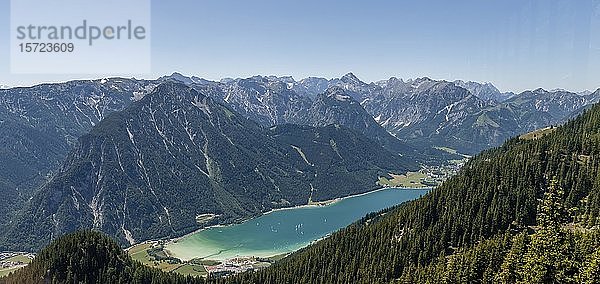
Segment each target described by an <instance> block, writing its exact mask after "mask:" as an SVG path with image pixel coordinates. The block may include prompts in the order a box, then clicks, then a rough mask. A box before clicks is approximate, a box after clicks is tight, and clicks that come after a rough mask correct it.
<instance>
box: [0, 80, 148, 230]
mask: <svg viewBox="0 0 600 284" xmlns="http://www.w3.org/2000/svg"><path fill="white" fill-rule="evenodd" d="M152 88H153V84H152V83H151V82H149V81H144V80H133V79H121V78H113V79H103V80H94V81H71V82H66V83H60V84H42V85H38V86H34V87H31V88H12V89H6V90H0V193H1V196H2V198H0V226H2V225H4V224H5V223H6V222H7V221H8V220H9V219H10V218H9V217H10V215H12V213H13V210H14V209H15V208H18V207H19V206H20V205H21V204H22V202H23V201H25V200H27V199H28V198H29V197H31V193H32V191H33V190H34V189H35V188H36V187H37V186H39V185H40V184H42V183H43V182H44V181H46V180H47V179H48V178H49V177H50V176H51V174H52V172H53V171H55V170H56V169H57V168H58V166H59V165H60V163H61V162H62V161H63V159H64V158H65V156H66V155H67V153H68V152H69V150H70V149H71V148H72V146H73V145H75V144H76V142H77V138H79V137H80V136H81V135H83V134H85V133H87V132H88V131H89V130H90V129H91V128H92V127H93V126H94V125H95V124H97V123H98V122H100V120H102V119H103V118H104V117H106V116H107V115H108V114H110V113H111V112H113V111H118V110H122V109H123V108H125V107H126V106H127V105H129V104H130V103H131V102H132V101H133V100H135V99H136V98H139V97H142V96H143V95H144V94H145V93H147V92H149V91H150V90H151V89H152Z"/></svg>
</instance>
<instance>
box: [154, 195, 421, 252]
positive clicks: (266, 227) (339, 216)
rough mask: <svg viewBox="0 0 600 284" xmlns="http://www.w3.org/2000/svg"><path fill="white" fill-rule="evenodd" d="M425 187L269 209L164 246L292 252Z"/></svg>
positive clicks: (171, 248) (172, 249)
mask: <svg viewBox="0 0 600 284" xmlns="http://www.w3.org/2000/svg"><path fill="white" fill-rule="evenodd" d="M427 191H428V190H426V189H425V190H424V189H418V190H416V189H414V190H413V189H395V188H392V189H385V190H380V191H375V192H371V193H368V194H364V195H359V196H353V197H349V198H345V199H342V200H340V201H338V202H335V203H333V204H330V205H326V206H305V207H295V208H290V209H285V210H278V211H273V212H270V213H268V214H264V215H262V216H260V217H257V218H254V219H251V220H248V221H246V222H244V223H241V224H235V225H230V226H226V227H212V228H209V229H206V230H203V231H199V232H197V233H194V234H192V235H189V236H187V237H185V238H183V239H180V240H179V241H177V243H171V244H169V245H167V246H166V249H167V250H168V251H169V252H170V253H171V254H173V255H174V256H176V257H178V258H180V259H183V260H190V259H192V258H205V259H214V260H224V259H228V258H232V257H236V256H258V257H268V256H273V255H278V254H282V253H288V252H293V251H295V250H298V249H300V248H302V247H305V246H307V245H308V244H310V243H311V242H312V241H315V240H318V239H320V238H322V237H324V236H326V235H327V234H329V233H331V232H334V231H336V230H338V229H340V228H343V227H346V226H348V225H350V224H351V223H352V222H354V221H357V220H359V219H360V218H362V217H363V216H365V215H366V214H367V213H370V212H374V211H379V210H381V209H384V208H388V207H390V206H393V205H397V204H400V203H402V202H404V201H408V200H413V199H416V198H418V197H420V196H422V195H424V194H425V193H427Z"/></svg>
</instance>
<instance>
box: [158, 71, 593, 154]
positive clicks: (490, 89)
mask: <svg viewBox="0 0 600 284" xmlns="http://www.w3.org/2000/svg"><path fill="white" fill-rule="evenodd" d="M182 77H184V78H187V77H185V76H182V75H180V74H174V75H172V76H166V77H163V78H162V79H161V80H177V81H181V82H184V83H185V82H187V84H189V85H191V86H193V87H194V88H196V89H199V90H201V91H203V92H205V93H208V94H211V95H212V96H214V97H217V98H220V99H221V100H223V101H224V102H226V103H227V104H228V105H230V106H231V107H232V108H233V109H235V110H236V111H238V112H240V113H241V114H242V115H244V116H246V117H248V118H249V119H252V120H254V121H257V122H259V123H260V124H262V125H264V126H270V125H277V124H283V123H299V124H308V125H312V124H314V120H313V118H312V117H311V115H310V112H307V111H306V110H308V109H310V108H311V107H313V103H314V102H316V101H318V100H319V95H320V94H324V93H325V92H326V91H327V90H328V89H329V88H332V87H337V88H340V89H341V90H343V91H344V94H343V95H346V96H349V97H350V98H352V99H353V100H354V101H356V102H358V104H359V105H360V106H361V107H362V108H363V109H365V110H366V111H367V113H368V114H369V115H370V116H371V117H373V118H374V120H375V121H376V122H377V123H378V124H379V125H380V126H382V127H383V128H384V129H385V130H387V131H388V132H389V133H391V134H392V135H394V136H396V138H398V139H399V140H401V141H403V142H405V143H408V144H411V145H413V146H415V145H419V146H421V147H422V146H423V145H427V147H431V146H440V147H441V146H444V147H450V148H454V149H457V150H459V151H460V152H463V153H466V154H474V153H477V152H479V151H481V150H484V149H487V148H490V147H494V146H498V145H500V144H501V143H503V142H504V141H505V140H506V139H508V138H510V137H513V136H515V135H518V134H520V133H523V132H528V131H531V130H534V129H536V128H540V127H544V126H547V125H551V124H559V123H562V122H564V121H565V120H566V119H568V118H570V117H572V116H573V115H574V114H577V113H580V112H581V111H583V109H584V108H585V107H586V106H588V105H590V104H592V103H595V102H597V101H598V100H599V99H600V93H599V92H598V91H596V92H593V93H580V94H578V93H573V92H568V91H564V90H554V91H545V90H542V89H537V90H534V91H527V92H523V93H521V94H513V93H510V92H508V93H501V92H500V91H498V89H497V88H496V87H494V86H493V85H492V84H490V83H485V84H481V83H476V82H464V81H454V82H448V81H438V80H432V79H429V78H417V79H411V80H406V81H404V80H401V79H397V78H390V79H388V80H383V81H378V82H375V83H365V82H363V81H361V80H360V79H358V78H357V77H356V76H355V75H354V74H352V73H348V74H346V75H344V76H342V77H341V78H336V79H324V78H315V77H311V78H307V79H303V80H300V81H295V80H294V79H293V78H291V77H274V76H267V77H264V76H254V77H251V78H246V79H229V80H222V81H220V82H208V81H206V80H202V81H200V79H192V78H188V79H182ZM338 92H339V91H338ZM351 106H352V105H351V104H348V107H351ZM338 108H339V106H338ZM349 112H352V110H349ZM355 125H356V124H355ZM363 130H364V129H363ZM363 130H359V131H363Z"/></svg>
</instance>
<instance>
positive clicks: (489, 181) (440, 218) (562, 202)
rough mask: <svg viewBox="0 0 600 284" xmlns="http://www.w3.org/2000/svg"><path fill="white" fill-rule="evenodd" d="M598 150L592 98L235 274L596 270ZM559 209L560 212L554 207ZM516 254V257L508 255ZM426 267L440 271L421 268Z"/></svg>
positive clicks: (281, 278)
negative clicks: (332, 230) (557, 119)
mask: <svg viewBox="0 0 600 284" xmlns="http://www.w3.org/2000/svg"><path fill="white" fill-rule="evenodd" d="M599 153H600V106H595V107H594V108H592V109H591V110H589V111H587V112H586V113H585V114H583V115H582V116H580V117H579V118H577V119H576V120H574V121H570V122H568V123H567V124H566V125H564V126H562V127H559V128H558V129H557V130H556V131H555V132H553V133H552V134H549V135H547V136H546V137H543V138H540V139H537V140H519V139H517V138H515V139H512V140H510V141H508V142H507V143H505V144H504V145H503V146H502V147H500V148H497V149H493V150H489V151H486V152H484V153H482V154H480V155H478V156H477V157H476V158H474V159H473V160H471V161H470V162H469V163H467V165H466V166H465V167H464V168H463V169H462V170H461V172H460V173H459V174H458V175H457V176H455V177H453V178H451V179H450V180H448V181H447V182H446V183H444V184H443V185H442V186H440V187H438V188H436V189H435V190H432V191H431V192H430V193H428V194H427V195H426V196H425V197H423V198H421V199H418V200H416V201H413V202H410V203H407V204H404V205H401V206H399V207H398V208H396V209H394V210H391V211H389V212H386V213H385V214H379V215H378V216H374V217H369V218H366V219H365V220H363V221H361V222H359V223H357V224H355V225H352V226H350V227H348V228H347V229H345V230H343V231H341V232H339V233H337V234H334V235H332V236H331V237H330V238H328V239H326V240H324V241H321V242H318V243H317V244H315V245H313V246H311V247H308V248H306V249H303V250H301V251H298V252H297V253H295V254H294V255H292V256H291V257H288V258H286V259H284V260H283V261H281V262H279V263H277V264H275V265H274V266H272V267H270V268H268V269H266V270H263V271H260V272H258V273H254V274H245V275H240V276H238V278H237V279H236V281H250V282H269V283H301V282H316V281H322V282H325V283H353V282H354V283H356V282H360V283H373V282H383V283H387V282H390V281H393V280H401V279H404V280H407V282H414V281H417V280H418V281H417V282H419V281H421V280H423V281H424V280H425V279H427V280H430V281H431V282H434V283H435V282H438V281H440V280H441V279H437V278H438V277H441V275H454V276H456V275H458V273H465V274H466V275H467V276H466V277H465V278H446V281H447V282H450V283H452V282H456V281H458V282H469V281H481V280H484V279H485V280H486V282H493V280H492V279H496V280H498V279H497V278H494V277H496V276H497V275H496V274H497V273H498V270H499V269H498V268H499V267H502V265H504V266H506V269H504V271H509V272H510V273H516V274H515V275H517V276H514V275H513V276H506V278H503V279H500V280H505V282H508V283H515V282H518V281H521V280H522V281H525V282H527V281H528V280H531V281H534V282H535V281H539V282H544V281H545V282H547V281H550V280H548V279H553V280H556V279H561V281H562V280H564V279H567V280H564V281H566V282H569V281H574V282H577V281H580V280H581V278H578V277H584V278H585V276H586V275H588V276H589V275H592V274H593V271H595V270H594V269H598V267H597V265H598V254H599V253H598V251H596V250H597V249H598V234H597V232H596V230H597V225H598V224H599V223H600V222H599V219H598V211H599V209H600V194H599V193H600V190H599V187H600V176H599V172H598V155H599ZM552 179H555V183H553V184H552V186H551V184H550V181H551V180H552ZM553 189H554V191H556V192H555V193H553ZM558 192H560V194H559V193H558ZM549 195H550V197H548V196H549ZM544 197H546V198H544ZM548 198H551V200H552V202H554V203H555V205H554V206H553V207H551V208H550V209H547V208H545V207H544V206H548V204H547V203H548V202H549V201H548ZM557 208H558V209H557ZM561 208H564V213H561V214H558V213H556V212H555V211H561V210H562V209H561ZM548 210H550V211H548ZM548 212H550V213H552V214H554V215H558V216H560V218H559V219H557V220H556V221H551V222H550V224H548V223H547V222H546V221H544V220H545V219H544V218H550V219H552V218H554V217H553V216H554V215H550V216H548V214H549V213H548ZM553 222H554V223H553ZM545 254H551V256H547V255H545ZM515 257H520V259H519V258H517V259H516V260H514V259H513V260H511V258H515ZM570 257H577V258H578V259H577V260H574V259H571V258H570ZM505 258H506V261H505ZM588 258H592V259H588ZM460 261H462V263H461V262H460ZM432 263H434V264H433V265H432V266H427V265H430V264H432ZM456 263H459V264H461V265H456ZM561 263H566V264H565V265H568V266H564V265H561ZM453 265H455V266H453ZM468 265H472V266H471V268H469V266H468ZM550 265H555V266H550ZM452 269H454V270H452ZM469 269H471V270H469ZM533 269H538V270H537V272H536V273H540V274H539V275H538V274H536V275H531V277H532V278H519V277H521V276H518V275H520V274H519V272H514V271H522V273H528V272H529V271H532V270H533ZM432 270H436V273H438V274H429V272H431V271H432ZM438 270H439V271H438ZM453 273H454V274H453ZM485 273H487V274H486V275H488V276H489V277H487V278H485V277H484V274H485ZM590 273H592V274H590ZM511 275H512V274H511ZM562 275H564V276H565V278H558V277H563V276H562ZM412 276H414V277H415V278H411V277H412ZM454 276H453V277H454ZM419 277H424V278H419Z"/></svg>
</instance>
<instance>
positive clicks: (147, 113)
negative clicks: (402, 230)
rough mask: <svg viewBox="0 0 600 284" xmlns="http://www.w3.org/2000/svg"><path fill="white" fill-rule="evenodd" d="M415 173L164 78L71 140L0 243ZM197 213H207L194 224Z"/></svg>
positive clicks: (161, 225)
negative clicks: (269, 122) (269, 123)
mask: <svg viewBox="0 0 600 284" xmlns="http://www.w3.org/2000/svg"><path fill="white" fill-rule="evenodd" d="M416 168H417V165H416V163H414V162H413V161H410V160H408V159H406V158H404V157H401V156H399V155H398V154H394V153H391V152H389V151H387V150H386V149H384V148H382V147H381V146H379V145H378V144H377V143H376V142H375V141H373V140H370V139H368V138H367V137H365V136H364V135H362V134H360V133H358V132H355V131H353V130H349V129H347V128H345V127H341V126H338V125H329V126H326V127H321V128H315V127H310V126H294V125H283V126H275V127H272V128H270V129H267V128H264V127H261V126H259V125H258V124H256V123H255V122H253V121H251V120H248V119H247V118H244V117H243V116H241V115H239V114H237V113H235V112H234V111H232V110H230V109H229V108H228V107H226V106H224V105H223V104H221V103H218V102H216V101H214V100H213V99H212V98H210V97H207V96H204V95H203V94H202V93H200V92H198V91H196V90H194V89H192V88H190V87H187V86H185V85H183V84H179V83H172V82H169V83H164V84H161V85H159V86H158V87H157V88H156V89H155V90H154V91H153V92H152V93H151V94H148V95H146V96H144V98H142V99H141V100H140V101H137V102H134V103H132V104H131V105H129V106H128V107H126V108H125V109H124V110H122V111H117V112H114V113H112V114H111V115H108V116H107V117H106V118H104V119H103V120H102V121H101V122H100V123H98V124H97V125H95V126H94V127H93V129H92V130H91V132H90V133H88V134H86V135H84V136H82V137H81V138H80V139H79V142H78V143H77V145H76V146H75V149H74V150H73V151H71V153H70V154H69V155H68V157H67V159H66V161H65V162H64V163H63V164H62V166H61V169H60V170H59V171H58V173H56V174H55V175H54V177H53V178H52V179H51V180H50V181H49V182H47V183H46V184H45V185H44V186H43V187H42V188H41V189H40V190H39V191H37V192H36V194H35V195H34V196H33V197H32V199H31V200H30V201H29V202H28V203H27V205H26V207H25V209H24V210H22V211H21V212H20V215H19V216H17V217H16V218H15V220H14V221H13V222H11V224H10V225H9V226H8V229H7V230H6V231H5V232H4V235H5V236H4V241H3V242H2V243H3V244H5V246H6V248H10V249H19V250H21V249H38V248H40V247H42V246H43V245H46V244H47V243H48V242H49V241H50V239H52V238H56V237H58V236H60V235H62V234H65V233H68V232H71V231H74V230H77V229H81V228H95V229H98V230H101V231H103V232H105V233H107V234H109V235H110V236H111V237H114V238H116V239H117V240H118V241H119V242H120V243H121V244H123V245H125V244H132V243H135V242H139V241H143V240H147V239H153V238H164V237H177V236H181V235H183V234H186V233H189V232H192V231H194V230H196V229H198V228H200V227H201V226H206V225H210V224H215V223H231V222H235V221H239V220H243V219H246V218H249V217H251V216H256V215H257V214H260V213H262V212H265V211H268V210H270V209H273V208H280V207H289V206H294V205H302V204H306V203H307V202H308V200H309V199H310V200H312V201H321V200H328V199H333V198H337V197H342V196H347V195H351V194H357V193H362V192H366V191H369V190H373V189H375V187H376V184H375V181H376V180H377V177H378V176H379V175H382V174H385V173H387V172H390V171H391V172H402V171H406V170H409V169H416ZM208 213H211V214H216V215H218V217H217V218H216V219H214V220H212V221H211V223H205V224H198V223H197V222H196V217H197V216H198V215H201V214H208Z"/></svg>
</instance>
